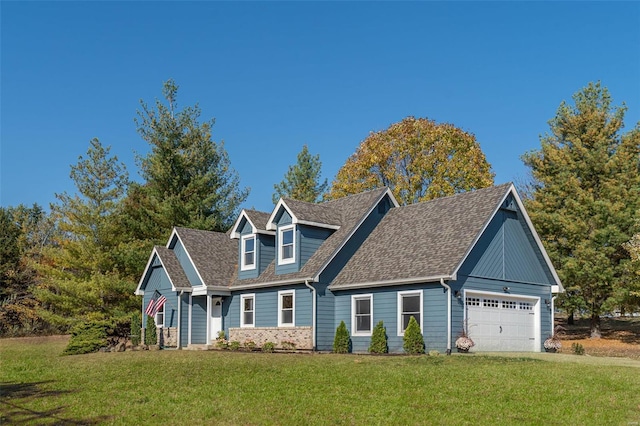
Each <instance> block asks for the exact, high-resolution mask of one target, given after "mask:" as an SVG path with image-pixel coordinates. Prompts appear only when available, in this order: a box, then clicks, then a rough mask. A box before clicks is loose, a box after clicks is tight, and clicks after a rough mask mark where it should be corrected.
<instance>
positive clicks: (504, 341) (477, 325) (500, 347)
mask: <svg viewBox="0 0 640 426" xmlns="http://www.w3.org/2000/svg"><path fill="white" fill-rule="evenodd" d="M537 303H539V299H531V298H524V297H517V296H502V295H493V294H492V295H486V294H475V293H469V292H467V293H466V297H465V306H466V310H467V312H466V314H467V317H466V318H467V330H468V332H469V336H470V337H471V339H472V340H473V341H474V342H475V344H476V345H475V347H474V348H473V351H478V352H481V351H484V352H491V351H513V352H520V351H526V352H529V351H533V352H538V351H539V350H540V347H539V346H540V344H539V341H538V339H537V336H536V335H537V334H538V332H537V330H539V327H537V324H538V321H539V319H538V318H537V315H536V312H537V309H536V304H537Z"/></svg>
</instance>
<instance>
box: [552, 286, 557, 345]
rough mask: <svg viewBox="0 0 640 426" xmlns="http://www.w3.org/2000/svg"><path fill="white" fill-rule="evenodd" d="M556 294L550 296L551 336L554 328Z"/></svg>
mask: <svg viewBox="0 0 640 426" xmlns="http://www.w3.org/2000/svg"><path fill="white" fill-rule="evenodd" d="M557 298H558V296H553V297H552V298H551V335H552V336H553V334H554V332H555V329H556V318H555V314H554V312H555V310H556V299H557Z"/></svg>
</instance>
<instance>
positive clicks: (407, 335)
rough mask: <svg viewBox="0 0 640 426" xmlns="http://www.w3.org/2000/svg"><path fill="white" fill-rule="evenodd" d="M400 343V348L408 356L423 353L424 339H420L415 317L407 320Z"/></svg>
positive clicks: (418, 326) (420, 333) (420, 335)
mask: <svg viewBox="0 0 640 426" xmlns="http://www.w3.org/2000/svg"><path fill="white" fill-rule="evenodd" d="M402 341H403V343H402V348H403V349H404V351H405V352H406V353H408V354H410V355H417V354H423V353H424V338H423V337H422V332H421V330H420V325H418V321H416V319H415V317H411V319H410V320H409V325H408V326H407V328H406V330H405V331H404V337H403V338H402Z"/></svg>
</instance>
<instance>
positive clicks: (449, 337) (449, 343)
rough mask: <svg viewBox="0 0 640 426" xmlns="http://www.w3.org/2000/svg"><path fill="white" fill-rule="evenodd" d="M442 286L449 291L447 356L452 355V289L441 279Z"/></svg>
mask: <svg viewBox="0 0 640 426" xmlns="http://www.w3.org/2000/svg"><path fill="white" fill-rule="evenodd" d="M440 285H441V286H442V287H444V288H446V289H447V302H448V303H447V355H451V287H449V285H447V284H446V283H445V282H444V278H440Z"/></svg>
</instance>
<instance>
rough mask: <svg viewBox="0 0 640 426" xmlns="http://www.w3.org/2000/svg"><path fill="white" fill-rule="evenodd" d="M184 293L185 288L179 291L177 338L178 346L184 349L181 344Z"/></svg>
mask: <svg viewBox="0 0 640 426" xmlns="http://www.w3.org/2000/svg"><path fill="white" fill-rule="evenodd" d="M182 293H184V291H183V290H180V293H178V332H177V333H176V334H177V336H176V338H177V339H178V344H177V345H176V346H177V348H178V349H182V347H181V346H180V329H181V328H182V312H181V310H182Z"/></svg>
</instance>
